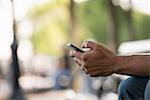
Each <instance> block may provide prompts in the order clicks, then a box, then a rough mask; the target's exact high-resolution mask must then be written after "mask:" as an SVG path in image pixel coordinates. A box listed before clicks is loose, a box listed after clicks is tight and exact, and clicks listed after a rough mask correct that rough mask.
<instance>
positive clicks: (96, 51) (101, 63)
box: [70, 41, 115, 77]
mask: <svg viewBox="0 0 150 100" xmlns="http://www.w3.org/2000/svg"><path fill="white" fill-rule="evenodd" d="M83 48H90V49H91V50H90V51H86V52H85V53H80V52H76V51H71V52H70V56H73V57H74V60H75V61H76V62H77V63H78V64H79V66H80V67H81V68H82V69H83V70H84V71H85V72H86V73H88V74H90V76H92V77H97V76H108V75H111V74H113V73H114V72H115V68H114V64H115V60H114V58H115V56H114V54H113V52H112V51H111V50H110V49H108V48H106V47H105V46H104V45H102V44H98V43H95V42H92V41H87V42H85V43H84V44H83Z"/></svg>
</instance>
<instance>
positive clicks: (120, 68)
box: [113, 55, 131, 74]
mask: <svg viewBox="0 0 150 100" xmlns="http://www.w3.org/2000/svg"><path fill="white" fill-rule="evenodd" d="M130 59H131V56H120V55H116V56H115V57H114V63H113V68H114V73H118V74H121V73H124V71H125V70H126V69H128V67H129V66H128V63H129V62H130Z"/></svg>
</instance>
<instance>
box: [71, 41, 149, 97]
mask: <svg viewBox="0 0 150 100" xmlns="http://www.w3.org/2000/svg"><path fill="white" fill-rule="evenodd" d="M83 48H90V49H91V50H90V51H86V52H85V53H80V52H77V51H71V52H70V56H72V57H74V60H75V61H76V62H77V63H78V65H79V66H80V67H81V68H82V69H83V70H84V71H85V72H86V73H87V74H89V75H90V76H91V77H97V76H108V75H111V74H113V73H117V74H124V75H131V76H132V77H131V78H129V79H127V80H125V81H123V82H122V83H121V84H120V86H119V89H118V94H119V100H143V99H144V100H150V95H149V94H150V79H149V75H150V55H149V54H144V55H142V54H141V55H126V56H121V55H115V54H114V53H113V52H112V51H111V50H110V49H108V48H107V47H105V46H104V45H102V44H98V43H95V42H92V41H86V42H85V43H84V44H83Z"/></svg>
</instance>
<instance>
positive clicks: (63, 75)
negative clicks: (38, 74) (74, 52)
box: [53, 48, 72, 90]
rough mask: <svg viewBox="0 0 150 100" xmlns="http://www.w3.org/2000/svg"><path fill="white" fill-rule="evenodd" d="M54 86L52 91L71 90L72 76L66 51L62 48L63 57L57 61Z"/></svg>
mask: <svg viewBox="0 0 150 100" xmlns="http://www.w3.org/2000/svg"><path fill="white" fill-rule="evenodd" d="M54 80H55V85H54V87H53V89H56V90H62V89H69V88H71V84H72V82H71V81H72V76H71V72H70V61H69V56H68V51H67V50H66V49H65V48H63V56H62V57H60V58H59V59H58V67H57V69H56V71H55V72H54Z"/></svg>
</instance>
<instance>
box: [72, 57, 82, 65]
mask: <svg viewBox="0 0 150 100" xmlns="http://www.w3.org/2000/svg"><path fill="white" fill-rule="evenodd" d="M73 59H74V60H75V61H76V62H77V63H78V64H79V66H82V61H81V60H80V59H78V58H76V57H74V58H73Z"/></svg>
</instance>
